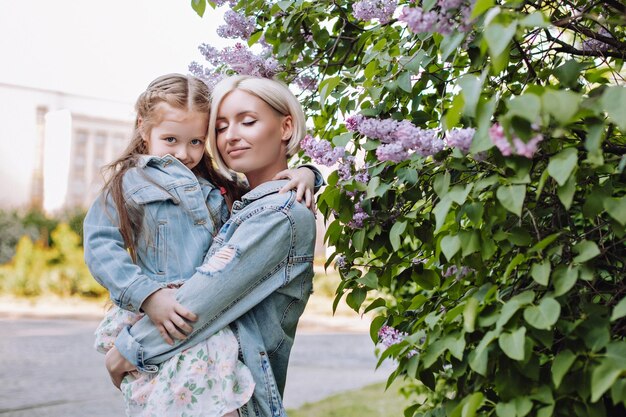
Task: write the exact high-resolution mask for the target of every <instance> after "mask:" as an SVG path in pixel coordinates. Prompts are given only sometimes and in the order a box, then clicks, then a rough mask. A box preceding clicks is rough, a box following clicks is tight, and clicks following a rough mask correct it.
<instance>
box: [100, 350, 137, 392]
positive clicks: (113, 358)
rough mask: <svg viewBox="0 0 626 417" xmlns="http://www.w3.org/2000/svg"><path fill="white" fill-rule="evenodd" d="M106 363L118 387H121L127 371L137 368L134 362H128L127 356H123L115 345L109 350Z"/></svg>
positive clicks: (114, 383)
mask: <svg viewBox="0 0 626 417" xmlns="http://www.w3.org/2000/svg"><path fill="white" fill-rule="evenodd" d="M104 364H105V365H106V368H107V371H109V376H110V377H111V381H112V382H113V385H115V386H116V387H117V389H120V385H122V380H123V379H124V376H125V375H126V374H127V373H129V372H131V371H135V370H137V368H135V366H133V364H132V363H130V362H128V361H127V360H126V358H125V357H123V356H122V354H121V353H120V352H119V351H118V350H117V348H116V347H115V346H114V347H112V348H111V349H110V350H109V351H108V352H107V354H106V356H105V357H104Z"/></svg>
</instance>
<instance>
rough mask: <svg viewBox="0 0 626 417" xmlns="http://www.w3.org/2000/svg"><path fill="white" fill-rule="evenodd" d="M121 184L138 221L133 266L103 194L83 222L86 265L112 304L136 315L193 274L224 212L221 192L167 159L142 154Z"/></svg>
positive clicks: (109, 201)
mask: <svg viewBox="0 0 626 417" xmlns="http://www.w3.org/2000/svg"><path fill="white" fill-rule="evenodd" d="M122 184H123V191H124V200H125V201H126V204H127V207H128V208H129V209H130V210H139V211H140V213H141V218H142V224H141V227H140V228H139V233H138V236H137V239H138V244H137V263H136V264H135V263H133V261H132V259H131V257H130V255H129V253H128V252H127V250H126V249H125V245H124V240H123V238H122V235H121V234H120V231H119V228H118V226H119V220H118V219H119V217H118V212H117V209H116V207H115V205H114V204H113V201H112V198H111V196H110V194H109V195H108V196H107V197H106V198H105V196H104V195H103V194H101V195H100V196H99V197H98V199H97V200H96V201H95V203H94V204H93V205H92V206H91V208H90V209H89V211H88V213H87V216H86V218H85V222H84V247H85V262H86V264H87V266H88V267H89V270H90V271H91V274H92V275H93V277H94V278H95V279H96V281H98V282H99V283H100V284H101V285H103V286H104V287H106V288H107V289H108V290H109V292H110V294H111V299H112V300H113V302H114V303H115V304H117V305H118V306H119V307H121V308H123V309H125V310H130V311H139V308H140V307H141V304H142V303H143V302H144V300H145V299H146V298H147V297H148V296H149V295H150V294H152V293H153V292H155V291H157V290H158V289H160V288H162V287H163V286H165V285H166V283H167V282H172V281H178V280H185V279H187V278H189V277H190V276H191V275H193V274H194V273H195V271H196V268H197V267H198V265H201V264H202V261H203V259H204V257H205V255H206V253H207V251H208V249H209V247H210V246H211V243H212V242H213V236H214V235H215V233H216V232H217V230H219V228H220V227H221V225H222V224H223V223H224V222H225V221H226V219H227V218H228V208H227V207H226V204H225V202H224V198H223V197H222V195H221V193H220V190H219V189H217V188H216V187H214V186H213V185H212V184H211V183H209V182H208V181H207V180H205V179H203V178H198V177H196V175H195V174H194V173H193V172H191V171H190V170H189V169H188V168H187V167H186V166H185V165H183V164H182V163H181V162H180V161H179V160H178V159H176V158H174V157H173V156H170V155H166V156H164V157H156V156H148V155H144V156H141V157H140V158H139V160H138V163H137V166H136V167H134V168H131V169H129V170H128V171H127V172H126V174H125V175H124V178H123V183H122ZM181 242H185V244H184V245H182V244H181Z"/></svg>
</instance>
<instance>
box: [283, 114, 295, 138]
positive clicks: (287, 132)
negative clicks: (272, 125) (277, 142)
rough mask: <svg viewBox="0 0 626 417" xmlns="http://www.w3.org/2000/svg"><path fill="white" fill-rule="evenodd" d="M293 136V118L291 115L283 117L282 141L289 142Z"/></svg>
mask: <svg viewBox="0 0 626 417" xmlns="http://www.w3.org/2000/svg"><path fill="white" fill-rule="evenodd" d="M292 136H293V118H292V117H291V115H287V116H284V117H283V123H282V125H281V140H283V141H289V140H291V137H292Z"/></svg>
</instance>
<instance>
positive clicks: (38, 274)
mask: <svg viewBox="0 0 626 417" xmlns="http://www.w3.org/2000/svg"><path fill="white" fill-rule="evenodd" d="M50 238H51V242H52V245H51V246H46V245H45V244H44V243H43V242H41V241H36V242H33V240H31V239H30V238H29V237H28V236H22V237H21V238H20V240H19V242H18V244H17V247H16V252H15V256H14V257H13V259H12V261H11V262H9V263H8V264H6V265H2V266H1V267H0V291H2V292H5V293H10V294H14V295H18V296H37V295H41V294H56V295H59V296H73V295H79V296H87V297H98V296H102V295H104V294H106V290H105V289H104V288H102V287H101V286H100V285H99V284H98V283H97V282H96V281H95V280H94V279H93V278H92V277H91V274H90V273H89V270H88V269H87V266H86V265H85V262H84V261H83V250H82V247H81V245H80V237H79V236H78V234H76V233H75V232H74V231H72V230H71V229H70V227H69V226H68V225H67V224H66V223H59V225H58V226H57V227H56V228H55V229H54V230H53V231H52V233H51V234H50Z"/></svg>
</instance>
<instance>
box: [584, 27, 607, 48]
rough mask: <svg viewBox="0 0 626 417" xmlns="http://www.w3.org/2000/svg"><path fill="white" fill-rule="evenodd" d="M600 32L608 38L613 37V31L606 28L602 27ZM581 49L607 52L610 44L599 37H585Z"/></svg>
mask: <svg viewBox="0 0 626 417" xmlns="http://www.w3.org/2000/svg"><path fill="white" fill-rule="evenodd" d="M598 34H600V35H602V36H606V37H608V38H612V37H613V36H611V33H610V32H609V31H608V30H606V29H604V28H600V30H599V31H598ZM581 49H582V50H583V51H585V52H606V51H608V50H609V49H610V45H609V44H608V43H605V42H603V41H601V40H599V39H585V40H584V41H583V44H582V48H581Z"/></svg>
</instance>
